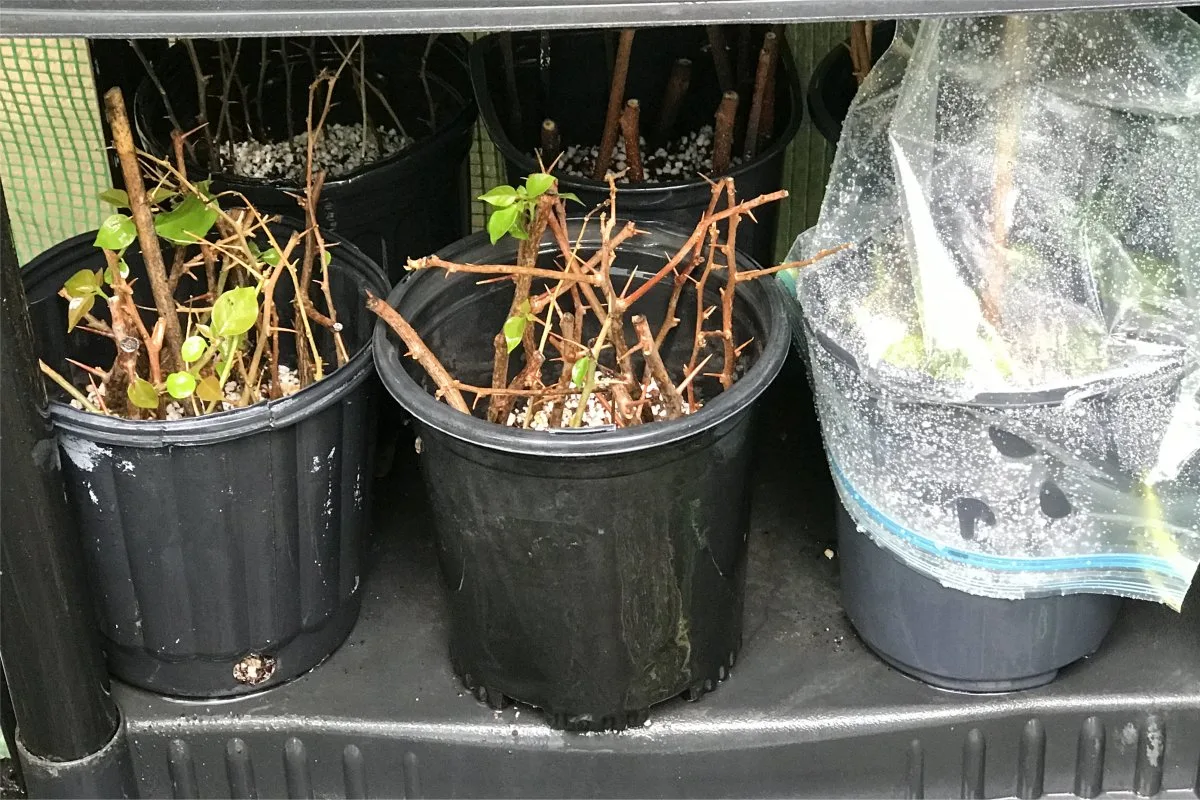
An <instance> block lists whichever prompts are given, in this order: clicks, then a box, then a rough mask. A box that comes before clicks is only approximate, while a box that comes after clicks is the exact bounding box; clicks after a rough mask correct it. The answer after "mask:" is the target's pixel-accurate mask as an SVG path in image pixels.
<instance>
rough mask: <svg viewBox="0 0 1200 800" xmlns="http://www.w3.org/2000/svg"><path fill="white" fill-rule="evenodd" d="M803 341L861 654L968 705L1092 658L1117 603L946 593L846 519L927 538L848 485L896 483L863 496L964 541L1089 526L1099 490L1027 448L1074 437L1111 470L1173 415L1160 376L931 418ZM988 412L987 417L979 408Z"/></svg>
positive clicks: (839, 357)
mask: <svg viewBox="0 0 1200 800" xmlns="http://www.w3.org/2000/svg"><path fill="white" fill-rule="evenodd" d="M805 333H806V341H807V344H808V348H809V367H810V370H811V376H812V378H813V382H814V395H815V396H816V397H817V399H818V410H819V415H820V418H821V427H822V433H823V436H824V437H825V443H826V450H827V451H828V452H829V456H830V463H831V468H832V471H833V475H834V480H835V484H837V485H838V488H839V493H840V494H841V496H842V503H843V504H845V505H846V506H847V507H850V506H853V512H854V513H853V515H851V514H848V513H847V511H846V510H845V508H843V507H841V506H839V509H838V512H839V519H838V541H839V545H840V548H839V553H838V557H839V561H840V562H841V572H842V599H843V605H844V606H845V609H846V613H847V615H848V616H849V618H850V621H851V622H852V623H853V624H854V627H855V629H856V630H857V631H858V633H859V634H860V635H861V636H862V638H863V640H864V641H865V642H866V643H867V644H868V645H869V646H870V647H871V648H872V649H873V650H874V651H875V652H876V653H877V654H879V655H880V656H882V657H883V658H884V659H885V660H886V661H888V662H889V663H891V664H892V665H893V666H895V667H897V668H898V669H900V670H901V671H903V672H906V673H908V674H909V675H912V676H913V677H916V678H918V679H920V680H922V681H925V682H927V683H930V684H933V685H935V686H940V687H943V688H948V689H956V690H961V691H974V692H999V691H1011V690H1017V689H1025V688H1031V687H1034V686H1038V685H1042V684H1045V683H1048V682H1049V681H1051V680H1053V679H1054V677H1055V676H1056V675H1057V673H1058V670H1059V669H1061V668H1062V667H1065V666H1067V665H1068V664H1070V663H1072V662H1074V661H1076V660H1078V659H1080V658H1082V657H1084V656H1087V655H1089V654H1090V653H1092V652H1094V651H1095V650H1096V649H1097V648H1098V647H1100V645H1101V643H1102V642H1103V640H1104V638H1105V636H1106V635H1107V633H1108V631H1109V629H1110V628H1111V626H1112V624H1113V622H1114V620H1115V618H1116V615H1117V612H1118V611H1119V609H1120V606H1121V599H1120V598H1119V597H1114V596H1110V595H1108V594H1090V593H1079V594H1068V595H1063V594H1061V593H1060V592H1056V591H1051V590H1046V591H1040V592H1031V593H1029V594H1027V595H1026V597H1025V598H1024V599H1017V600H1011V599H1001V598H996V597H984V596H979V595H976V594H972V593H968V592H966V591H962V590H960V589H958V588H953V587H951V586H947V585H943V582H940V581H939V580H937V579H935V578H933V577H931V576H930V575H928V574H926V573H925V572H923V571H921V570H919V569H917V568H916V567H914V566H911V565H910V564H908V563H906V562H905V561H904V560H903V559H901V558H900V557H899V555H897V554H896V553H893V552H892V551H891V550H890V549H888V548H885V547H883V546H881V545H879V544H878V543H877V542H875V541H874V539H873V538H872V535H869V534H868V533H866V532H865V531H864V530H863V529H862V528H861V527H860V526H858V525H857V524H856V523H855V522H854V521H853V519H852V516H853V517H855V518H857V519H860V520H862V519H870V520H872V521H873V523H876V524H879V525H882V526H883V527H884V528H885V529H887V530H888V531H889V535H895V536H897V537H899V538H900V539H908V540H912V539H913V538H914V537H918V536H921V535H922V534H921V533H920V530H917V531H916V532H915V533H914V532H913V531H910V530H907V529H905V528H904V526H903V525H899V524H897V523H895V522H894V521H893V520H891V519H889V518H888V516H887V513H886V512H884V511H881V510H879V509H878V508H876V507H875V506H873V505H872V502H873V501H872V500H871V499H870V498H868V497H865V496H864V493H860V489H861V488H862V487H861V486H856V485H855V480H852V479H851V478H849V477H847V474H848V473H854V474H856V475H858V476H860V478H861V476H863V475H867V474H870V473H874V474H876V475H877V476H888V475H891V476H902V477H896V478H895V479H894V480H893V479H890V478H887V477H879V478H877V479H875V480H874V481H873V483H872V487H871V491H872V492H878V493H882V494H883V495H884V496H891V495H890V493H893V492H901V493H902V494H903V499H896V498H895V496H891V499H890V500H889V503H892V504H904V505H903V507H904V508H905V509H906V511H907V513H910V514H911V513H913V512H912V509H914V508H920V509H921V511H920V513H921V514H922V515H925V516H923V517H921V518H922V519H928V520H937V519H941V520H942V522H941V523H940V525H944V524H945V523H946V521H949V520H952V521H953V523H952V524H955V525H956V526H957V528H958V530H959V533H960V535H961V537H962V539H963V541H964V543H965V542H968V541H970V540H973V539H976V538H983V537H986V536H989V535H991V534H992V532H993V531H995V530H997V526H998V525H1008V526H1009V527H1010V528H1011V527H1014V526H1015V527H1018V528H1020V530H1021V531H1023V535H1024V536H1026V537H1030V538H1031V539H1032V537H1036V536H1038V535H1042V534H1043V532H1045V531H1050V532H1051V535H1053V531H1055V530H1064V531H1065V530H1066V527H1063V526H1069V525H1072V524H1077V525H1087V524H1089V523H1088V520H1089V517H1088V516H1087V515H1088V514H1089V513H1091V512H1089V510H1088V509H1089V505H1090V502H1089V492H1091V491H1094V489H1093V488H1092V486H1093V484H1091V483H1089V481H1091V480H1096V479H1097V478H1096V476H1095V475H1094V474H1093V475H1092V476H1091V477H1090V478H1088V479H1086V480H1081V479H1080V478H1079V477H1078V476H1077V475H1078V473H1077V472H1076V470H1075V469H1074V468H1069V467H1068V466H1066V465H1064V463H1063V462H1061V461H1059V460H1058V456H1057V455H1055V454H1054V453H1053V452H1049V451H1052V450H1053V448H1048V449H1047V450H1043V448H1042V447H1041V446H1039V445H1037V444H1036V438H1037V436H1036V434H1037V432H1039V431H1041V432H1043V435H1045V432H1058V433H1051V434H1050V435H1052V436H1053V435H1062V434H1061V432H1062V431H1078V432H1079V433H1078V434H1075V435H1074V438H1073V444H1074V446H1075V447H1076V448H1077V449H1076V457H1077V458H1080V459H1085V460H1089V461H1090V462H1091V463H1097V464H1107V465H1109V467H1110V468H1111V469H1115V468H1116V466H1117V465H1120V464H1122V463H1128V462H1131V461H1134V460H1136V459H1137V458H1138V457H1139V455H1140V454H1139V453H1137V452H1136V451H1137V450H1138V449H1139V448H1141V447H1145V446H1146V443H1147V442H1152V441H1157V440H1158V435H1157V434H1155V433H1154V432H1153V431H1152V430H1150V428H1149V427H1147V426H1152V425H1153V424H1154V423H1153V422H1147V421H1146V420H1148V419H1152V418H1154V417H1155V414H1154V413H1153V412H1155V411H1156V410H1160V409H1162V408H1170V403H1171V402H1172V399H1173V398H1174V397H1175V394H1176V392H1177V389H1178V380H1177V378H1176V379H1174V380H1172V377H1171V375H1170V374H1169V372H1166V371H1165V372H1163V373H1162V374H1160V375H1154V376H1149V377H1148V378H1146V379H1145V380H1143V381H1142V382H1141V383H1140V384H1139V385H1138V386H1136V387H1133V388H1131V389H1130V390H1128V391H1122V390H1120V389H1119V388H1116V387H1112V388H1110V389H1109V391H1107V392H1103V393H1099V394H1094V395H1092V396H1089V397H1086V398H1085V399H1082V400H1078V401H1077V402H1073V403H1071V404H1067V403H1065V402H1064V399H1065V398H1066V396H1067V394H1068V393H1069V392H1068V390H1067V389H1063V390H1061V391H1060V392H1058V393H1057V394H1056V395H1055V396H1053V397H1051V396H1049V395H1034V394H1030V395H1028V396H1024V397H1021V396H1017V395H1006V396H996V397H990V398H989V397H982V398H980V399H979V402H980V406H979V407H967V406H964V405H960V404H953V403H945V404H940V403H935V402H933V401H930V400H915V399H912V398H904V397H891V396H885V395H882V394H880V393H879V392H878V391H877V390H876V389H875V388H874V387H872V386H871V385H869V384H868V382H867V381H864V380H863V379H862V377H861V375H860V373H859V369H858V366H857V365H856V363H855V361H854V358H853V357H852V356H851V355H850V354H849V353H847V352H846V351H844V350H842V349H841V348H840V347H838V346H837V345H836V344H834V343H833V342H831V341H830V340H829V339H828V338H827V337H825V336H824V335H822V334H814V332H813V331H812V329H811V328H810V329H807V330H806V331H805ZM985 402H987V403H990V406H988V407H987V408H984V407H983V403H985ZM947 431H950V432H953V433H952V435H949V436H947V435H946V432H947ZM1031 434H1033V435H1032V436H1031ZM835 443H836V444H835ZM839 459H842V463H838V462H839ZM1198 468H1200V463H1197V464H1192V465H1191V466H1190V467H1187V468H1185V470H1184V473H1185V474H1184V476H1183V478H1182V480H1183V481H1184V482H1185V483H1187V484H1188V485H1191V484H1192V483H1194V482H1195V480H1196V477H1197V476H1198V475H1200V472H1197V469H1198ZM889 487H890V488H889ZM1184 491H1185V494H1184V495H1183V496H1182V497H1181V498H1180V499H1179V501H1178V502H1176V505H1177V506H1179V508H1176V509H1175V510H1174V511H1173V512H1172V513H1174V514H1175V515H1176V521H1177V522H1178V518H1179V514H1181V513H1182V514H1183V515H1186V514H1187V510H1186V505H1187V503H1189V502H1191V503H1193V504H1194V502H1195V501H1194V495H1187V494H1186V492H1187V491H1188V490H1187V489H1186V487H1184ZM1189 496H1190V497H1192V499H1191V500H1189V499H1188V498H1189ZM1192 507H1193V508H1194V505H1193V506H1192ZM939 515H940V516H939ZM929 524H932V525H938V524H939V523H937V522H930V523H929ZM964 563H965V562H964ZM967 568H968V567H965V566H964V569H967ZM1114 580H1118V579H1114ZM1098 589H1099V587H1097V590H1098Z"/></svg>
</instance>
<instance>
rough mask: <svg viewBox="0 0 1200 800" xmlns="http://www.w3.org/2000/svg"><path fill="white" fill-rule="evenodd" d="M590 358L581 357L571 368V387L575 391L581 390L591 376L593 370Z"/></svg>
mask: <svg viewBox="0 0 1200 800" xmlns="http://www.w3.org/2000/svg"><path fill="white" fill-rule="evenodd" d="M594 368H595V367H594V365H593V363H592V357H591V356H583V357H582V358H580V359H579V360H578V361H576V362H575V364H574V366H572V367H571V387H572V388H575V389H579V388H582V387H583V385H584V384H586V383H587V381H588V378H590V377H591V376H592V370H593V369H594Z"/></svg>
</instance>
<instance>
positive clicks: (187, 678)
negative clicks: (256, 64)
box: [22, 223, 387, 697]
mask: <svg viewBox="0 0 1200 800" xmlns="http://www.w3.org/2000/svg"><path fill="white" fill-rule="evenodd" d="M297 229H298V228H297V227H296V226H294V225H289V224H287V223H279V224H278V225H277V226H276V235H284V234H285V232H289V231H292V230H297ZM94 238H95V234H94V233H89V234H84V235H82V236H78V237H75V238H74V239H70V240H68V241H66V242H64V243H62V244H60V245H58V246H57V247H55V248H53V249H51V250H49V251H47V252H46V253H43V254H42V255H41V256H39V257H38V258H37V259H35V260H34V261H33V262H32V263H31V264H30V265H29V266H27V267H26V268H25V269H24V270H23V275H22V277H23V279H24V282H25V287H26V291H27V293H28V296H29V299H30V305H31V308H30V311H31V316H32V318H33V324H34V331H35V334H36V335H37V339H38V346H39V349H40V350H41V353H42V356H43V358H44V360H46V361H47V362H49V363H51V364H53V365H55V366H56V367H57V368H59V370H60V371H61V372H63V373H64V374H68V372H67V370H68V367H67V365H66V362H65V360H64V359H65V357H67V356H70V357H73V358H76V359H77V360H80V361H83V362H84V363H89V362H90V363H104V362H105V360H111V359H112V345H111V343H110V342H108V341H107V340H105V339H102V338H100V337H94V336H84V335H68V334H67V333H66V303H65V302H63V301H61V300H60V299H59V298H57V297H56V293H57V291H58V290H59V289H60V288H61V286H62V284H63V282H64V281H65V280H66V278H67V277H69V276H70V275H71V274H73V273H74V272H75V271H77V270H79V269H81V268H89V269H97V268H101V267H103V266H104V258H103V253H102V252H101V251H100V250H98V249H96V248H95V247H94V246H93V245H92V242H93V240H94ZM284 238H285V239H286V235H285V236H284ZM326 238H327V240H328V241H331V242H337V246H336V247H333V248H331V250H330V252H331V253H332V254H333V261H332V262H331V264H330V275H331V284H332V291H333V293H334V301H335V303H336V305H337V308H338V310H339V312H340V318H339V321H340V322H342V324H343V334H344V335H345V336H346V338H347V344H348V345H349V347H350V349H351V352H352V353H353V355H352V356H351V358H350V361H349V362H348V363H347V364H346V365H345V366H343V367H341V368H339V369H336V370H334V371H333V372H331V373H330V374H329V375H328V376H327V377H326V378H324V379H323V380H321V381H318V382H316V383H314V384H312V385H310V386H308V387H305V388H304V389H301V390H300V391H298V392H297V393H295V394H293V395H291V396H289V397H285V398H281V399H279V400H272V401H267V402H262V403H258V404H255V405H253V406H249V407H247V408H243V409H235V410H233V411H229V412H224V413H217V414H211V415H207V416H204V417H192V418H185V419H182V420H173V421H137V420H126V419H118V418H115V417H106V416H100V415H96V414H91V413H89V412H85V411H81V410H77V409H75V408H72V407H71V406H69V405H66V404H65V403H63V402H53V403H52V404H51V416H52V417H53V420H54V424H55V428H56V432H57V434H58V439H59V445H60V449H61V454H62V456H63V473H64V478H65V479H66V483H67V486H68V491H69V492H70V494H71V498H70V499H71V501H72V505H73V507H74V509H75V512H76V514H77V516H78V518H79V523H80V532H81V534H82V538H83V547H84V550H85V555H86V558H87V564H88V572H89V580H90V581H91V583H92V588H93V596H94V597H96V599H97V601H98V602H97V604H96V614H97V622H98V626H99V629H100V631H101V633H102V634H103V637H104V645H105V649H106V651H107V653H108V660H109V668H110V669H111V671H112V672H113V674H114V675H116V676H117V677H119V678H121V679H122V680H124V681H126V682H128V683H131V684H134V685H136V686H140V687H142V688H145V689H149V690H151V691H155V692H159V693H162V694H169V695H179V696H185V697H218V696H224V695H236V694H245V693H247V692H251V691H257V690H259V689H263V688H266V687H269V686H273V685H275V684H278V683H281V682H283V681H285V680H288V679H290V678H294V677H296V676H297V675H300V674H302V673H304V672H306V671H308V670H309V669H311V668H312V667H314V666H315V665H316V664H317V663H319V662H320V661H321V660H322V659H324V658H325V657H326V656H328V655H329V653H331V652H332V651H333V650H334V649H335V648H336V647H337V646H338V645H339V644H340V643H341V642H342V641H343V640H344V639H345V637H346V636H347V634H348V633H349V631H350V629H351V627H352V626H353V625H354V622H355V620H356V619H357V616H358V606H359V601H360V595H359V578H360V575H361V570H362V566H361V560H360V555H359V550H360V547H361V546H362V544H363V540H364V537H365V535H366V533H367V530H368V527H367V526H368V521H369V519H368V518H369V513H370V500H371V488H372V481H371V461H372V456H373V448H374V436H373V433H372V429H373V427H374V421H375V411H376V407H377V404H378V400H377V394H378V384H377V382H376V379H375V376H374V375H373V371H374V370H373V364H372V357H371V331H372V327H373V321H374V318H373V316H372V315H370V314H369V312H367V311H366V309H365V307H364V304H363V300H362V297H363V293H364V290H366V289H370V290H371V291H373V292H382V291H384V290H385V289H386V287H387V282H386V279H385V278H384V276H383V273H382V272H381V271H380V270H379V268H378V267H376V266H375V264H373V263H372V262H371V261H370V260H369V259H368V258H366V257H365V256H364V255H363V254H362V253H360V252H359V251H358V250H357V249H356V248H354V247H353V246H352V245H349V244H347V243H345V242H341V241H340V240H339V239H338V238H337V237H334V236H328V237H326ZM136 249H137V248H136V243H135V245H134V247H132V248H131V249H130V252H129V254H128V255H127V258H126V260H127V261H128V263H129V265H130V268H131V270H132V273H133V274H134V275H135V276H136V275H138V274H139V273H144V266H143V264H142V261H141V258H140V254H138V253H136V252H134V251H135V250H136ZM167 261H168V263H170V259H169V254H168V259H167ZM134 288H135V300H137V301H138V302H139V304H142V305H151V306H152V305H153V302H152V300H151V299H150V298H149V282H148V281H146V280H140V281H138V282H137V283H136V284H135V287H134ZM279 292H280V297H285V296H286V292H285V291H284V290H283V288H282V286H281V288H280V289H279ZM279 307H280V309H281V313H283V314H284V315H286V314H288V313H290V309H291V303H290V299H287V302H281V303H280V305H279ZM285 324H286V323H285ZM314 334H315V335H316V336H318V345H319V346H320V347H321V348H322V351H323V352H325V351H326V350H328V353H329V355H330V357H329V358H328V359H327V360H328V361H329V362H330V363H336V362H335V361H333V360H332V342H331V341H326V340H327V339H328V336H327V334H326V333H325V330H324V329H323V328H317V329H315V331H314ZM235 673H236V674H235Z"/></svg>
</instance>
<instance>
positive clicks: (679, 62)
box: [654, 58, 692, 142]
mask: <svg viewBox="0 0 1200 800" xmlns="http://www.w3.org/2000/svg"><path fill="white" fill-rule="evenodd" d="M691 82H692V60H691V59H690V58H677V59H675V63H673V64H672V65H671V77H670V78H668V79H667V89H666V92H665V93H664V94H663V101H662V107H661V108H660V109H659V113H658V127H657V128H656V129H655V131H654V134H655V136H656V137H657V138H658V139H659V140H660V141H664V142H665V141H666V140H668V139H670V138H671V132H672V130H674V128H675V120H676V118H677V117H678V116H679V108H680V106H681V105H683V98H684V96H685V95H687V90H688V86H689V85H691Z"/></svg>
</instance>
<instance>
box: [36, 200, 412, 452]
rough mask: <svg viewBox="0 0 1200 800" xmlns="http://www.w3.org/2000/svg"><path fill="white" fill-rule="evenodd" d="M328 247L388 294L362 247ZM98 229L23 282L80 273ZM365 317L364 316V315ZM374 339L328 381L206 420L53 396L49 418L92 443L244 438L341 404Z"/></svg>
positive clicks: (64, 246)
mask: <svg viewBox="0 0 1200 800" xmlns="http://www.w3.org/2000/svg"><path fill="white" fill-rule="evenodd" d="M274 224H275V225H280V226H283V227H285V228H289V229H291V230H296V231H299V230H302V228H301V227H299V226H298V225H297V224H296V223H294V222H292V221H288V220H280V221H279V222H277V223H274ZM324 236H325V240H326V242H327V243H330V244H336V245H337V247H335V248H332V249H331V250H330V253H331V255H332V256H333V258H332V261H330V267H331V268H336V267H341V268H347V269H349V270H350V271H352V272H354V273H356V274H358V275H360V276H361V277H362V278H363V279H364V281H365V282H366V283H368V284H369V285H370V286H371V287H372V288H373V289H375V290H378V291H386V289H387V287H388V285H389V284H388V282H387V279H386V277H385V276H384V274H383V271H382V270H381V269H380V267H379V266H378V265H377V264H375V262H374V261H372V260H371V259H370V258H368V257H367V256H366V255H364V254H363V253H362V251H360V250H359V249H358V248H357V247H355V246H354V245H352V244H351V243H350V242H348V241H346V240H345V239H342V238H341V237H339V236H337V235H335V234H332V233H326V234H324ZM95 238H96V231H89V232H88V233H81V234H79V235H78V236H73V237H71V238H70V239H67V240H65V241H63V242H60V243H59V244H57V245H55V246H54V247H52V248H50V249H49V250H46V251H45V252H43V253H42V254H40V255H39V256H37V257H36V258H35V259H33V261H31V262H29V264H28V265H27V266H26V267H25V268H24V269H22V270H21V273H22V274H21V278H22V283H23V284H24V285H25V286H26V287H27V291H28V289H29V288H32V287H33V286H36V285H37V284H39V283H41V282H43V281H47V280H50V279H52V278H53V277H55V276H56V274H57V273H58V272H60V271H62V272H66V271H67V270H73V269H77V268H78V265H79V263H80V261H82V260H83V259H86V258H88V257H91V256H94V255H95V254H97V253H98V252H99V251H98V250H97V249H96V247H95V246H94V245H93V244H92V243H93V242H94V241H95ZM364 313H365V312H364ZM373 346H374V337H373V336H368V337H367V339H366V341H365V342H364V343H363V345H362V346H361V347H360V348H359V349H358V350H357V351H356V352H355V353H354V355H352V356H351V357H350V360H349V361H347V362H346V364H345V365H344V366H342V367H338V368H336V369H334V370H333V371H332V372H330V373H329V375H327V376H326V377H325V378H323V379H322V380H320V381H317V382H316V383H313V384H311V385H309V386H306V387H304V388H303V389H300V390H299V391H297V392H296V393H295V394H292V395H289V396H287V397H281V398H279V399H278V400H266V401H260V402H258V403H255V404H253V405H250V406H246V407H245V408H236V409H234V410H232V411H218V412H215V413H213V414H205V415H204V416H202V417H185V418H183V419H178V420H131V419H124V418H123V417H109V416H102V415H99V414H93V413H92V412H90V411H86V410H84V409H78V408H75V407H74V406H72V405H70V404H69V403H65V402H63V401H62V400H59V399H56V398H54V397H51V398H50V402H49V416H50V419H51V420H52V421H53V423H54V427H55V429H56V431H57V433H59V434H69V435H72V436H77V437H80V438H83V439H87V440H89V441H93V442H97V443H103V444H115V445H123V446H126V447H145V448H154V447H163V446H168V445H179V446H197V445H209V444H217V443H219V442H225V441H230V440H232V439H239V438H242V437H244V436H249V435H252V434H255V433H260V432H262V431H265V430H273V429H277V428H284V427H288V426H290V425H295V424H296V423H298V422H301V421H303V420H305V419H308V418H309V417H311V416H313V415H314V414H316V413H317V412H319V411H321V410H322V409H325V408H327V407H328V406H330V405H332V404H334V403H336V402H338V401H340V400H341V399H342V398H344V397H345V396H346V395H347V394H348V393H349V392H351V391H352V390H353V389H355V388H356V387H357V386H358V385H359V384H361V383H362V382H363V380H365V379H366V378H367V377H368V375H369V374H370V373H371V372H372V371H373V362H372V353H371V350H372V347H373Z"/></svg>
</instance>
